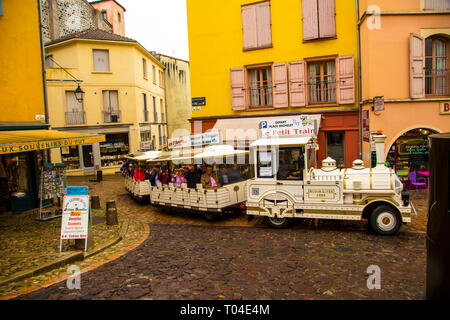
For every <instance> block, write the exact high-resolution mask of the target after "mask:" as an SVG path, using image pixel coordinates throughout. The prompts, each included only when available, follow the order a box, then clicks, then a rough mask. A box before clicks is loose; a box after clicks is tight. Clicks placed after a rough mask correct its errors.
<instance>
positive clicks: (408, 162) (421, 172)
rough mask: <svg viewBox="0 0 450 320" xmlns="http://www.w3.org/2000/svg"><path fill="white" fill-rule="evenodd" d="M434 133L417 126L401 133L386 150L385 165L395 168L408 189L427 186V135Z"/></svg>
mask: <svg viewBox="0 0 450 320" xmlns="http://www.w3.org/2000/svg"><path fill="white" fill-rule="evenodd" d="M434 133H436V132H435V131H434V130H431V129H427V128H418V129H414V130H410V131H408V132H406V133H404V134H402V135H401V136H400V137H399V138H398V139H397V140H396V141H395V142H394V143H393V144H392V146H391V148H390V149H389V151H388V154H387V158H386V162H387V165H388V166H389V167H391V168H393V169H394V170H395V172H396V173H397V175H398V176H399V178H400V179H401V180H402V182H403V184H404V185H405V187H406V188H408V189H425V188H428V175H429V166H428V160H429V148H428V136H429V135H430V134H434Z"/></svg>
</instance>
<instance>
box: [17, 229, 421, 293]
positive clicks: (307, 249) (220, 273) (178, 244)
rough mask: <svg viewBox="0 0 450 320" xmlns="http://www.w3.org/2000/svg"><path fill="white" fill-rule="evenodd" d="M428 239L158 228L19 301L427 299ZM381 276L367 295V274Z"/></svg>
mask: <svg viewBox="0 0 450 320" xmlns="http://www.w3.org/2000/svg"><path fill="white" fill-rule="evenodd" d="M424 241H425V238H424V236H423V235H414V234H405V233H403V234H400V235H398V236H396V237H383V238H380V237H379V236H376V235H371V234H368V233H364V232H359V231H348V230H346V231H329V230H313V229H305V230H302V232H298V230H292V229H289V230H282V231H280V230H273V229H269V228H236V227H205V226H192V225H152V226H151V235H150V237H149V238H148V239H147V240H146V241H145V242H144V243H143V244H142V245H141V246H139V247H138V248H136V249H134V250H133V251H131V252H129V253H128V254H126V255H124V256H122V257H120V258H119V259H117V260H115V261H112V262H110V263H108V264H105V265H103V266H101V267H99V268H97V269H95V270H93V271H90V272H88V273H85V274H82V278H81V290H68V289H66V284H65V283H59V284H55V285H53V286H51V287H48V288H45V289H42V290H39V291H37V292H34V293H32V294H30V295H27V296H21V297H19V299H423V298H424V296H423V292H424V279H425V268H424V266H425V250H424ZM372 264H374V265H378V266H379V267H380V268H381V290H369V289H368V288H367V285H366V281H367V276H368V275H367V273H366V270H367V267H368V266H369V265H372Z"/></svg>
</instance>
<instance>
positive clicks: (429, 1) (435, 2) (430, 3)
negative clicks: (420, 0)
mask: <svg viewBox="0 0 450 320" xmlns="http://www.w3.org/2000/svg"><path fill="white" fill-rule="evenodd" d="M425 10H450V1H449V0H425Z"/></svg>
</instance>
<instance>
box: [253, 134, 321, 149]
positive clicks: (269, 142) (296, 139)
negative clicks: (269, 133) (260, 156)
mask: <svg viewBox="0 0 450 320" xmlns="http://www.w3.org/2000/svg"><path fill="white" fill-rule="evenodd" d="M310 141H314V137H310V136H285V137H283V136H273V137H263V138H261V139H259V140H256V141H254V142H252V143H251V144H250V147H253V148H254V147H261V146H292V145H306V144H308V142H310Z"/></svg>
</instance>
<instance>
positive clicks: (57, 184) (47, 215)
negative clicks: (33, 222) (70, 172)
mask: <svg viewBox="0 0 450 320" xmlns="http://www.w3.org/2000/svg"><path fill="white" fill-rule="evenodd" d="M66 185H67V177H66V166H65V164H63V163H57V164H53V163H47V164H45V165H44V166H43V167H42V170H41V185H40V192H39V198H40V200H39V201H40V206H39V218H38V220H49V219H54V218H59V217H61V216H62V209H61V198H62V197H63V196H64V195H65V193H66ZM48 199H52V200H54V199H57V204H56V205H57V207H56V209H55V210H54V211H53V212H52V211H51V210H43V202H44V200H48Z"/></svg>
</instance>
